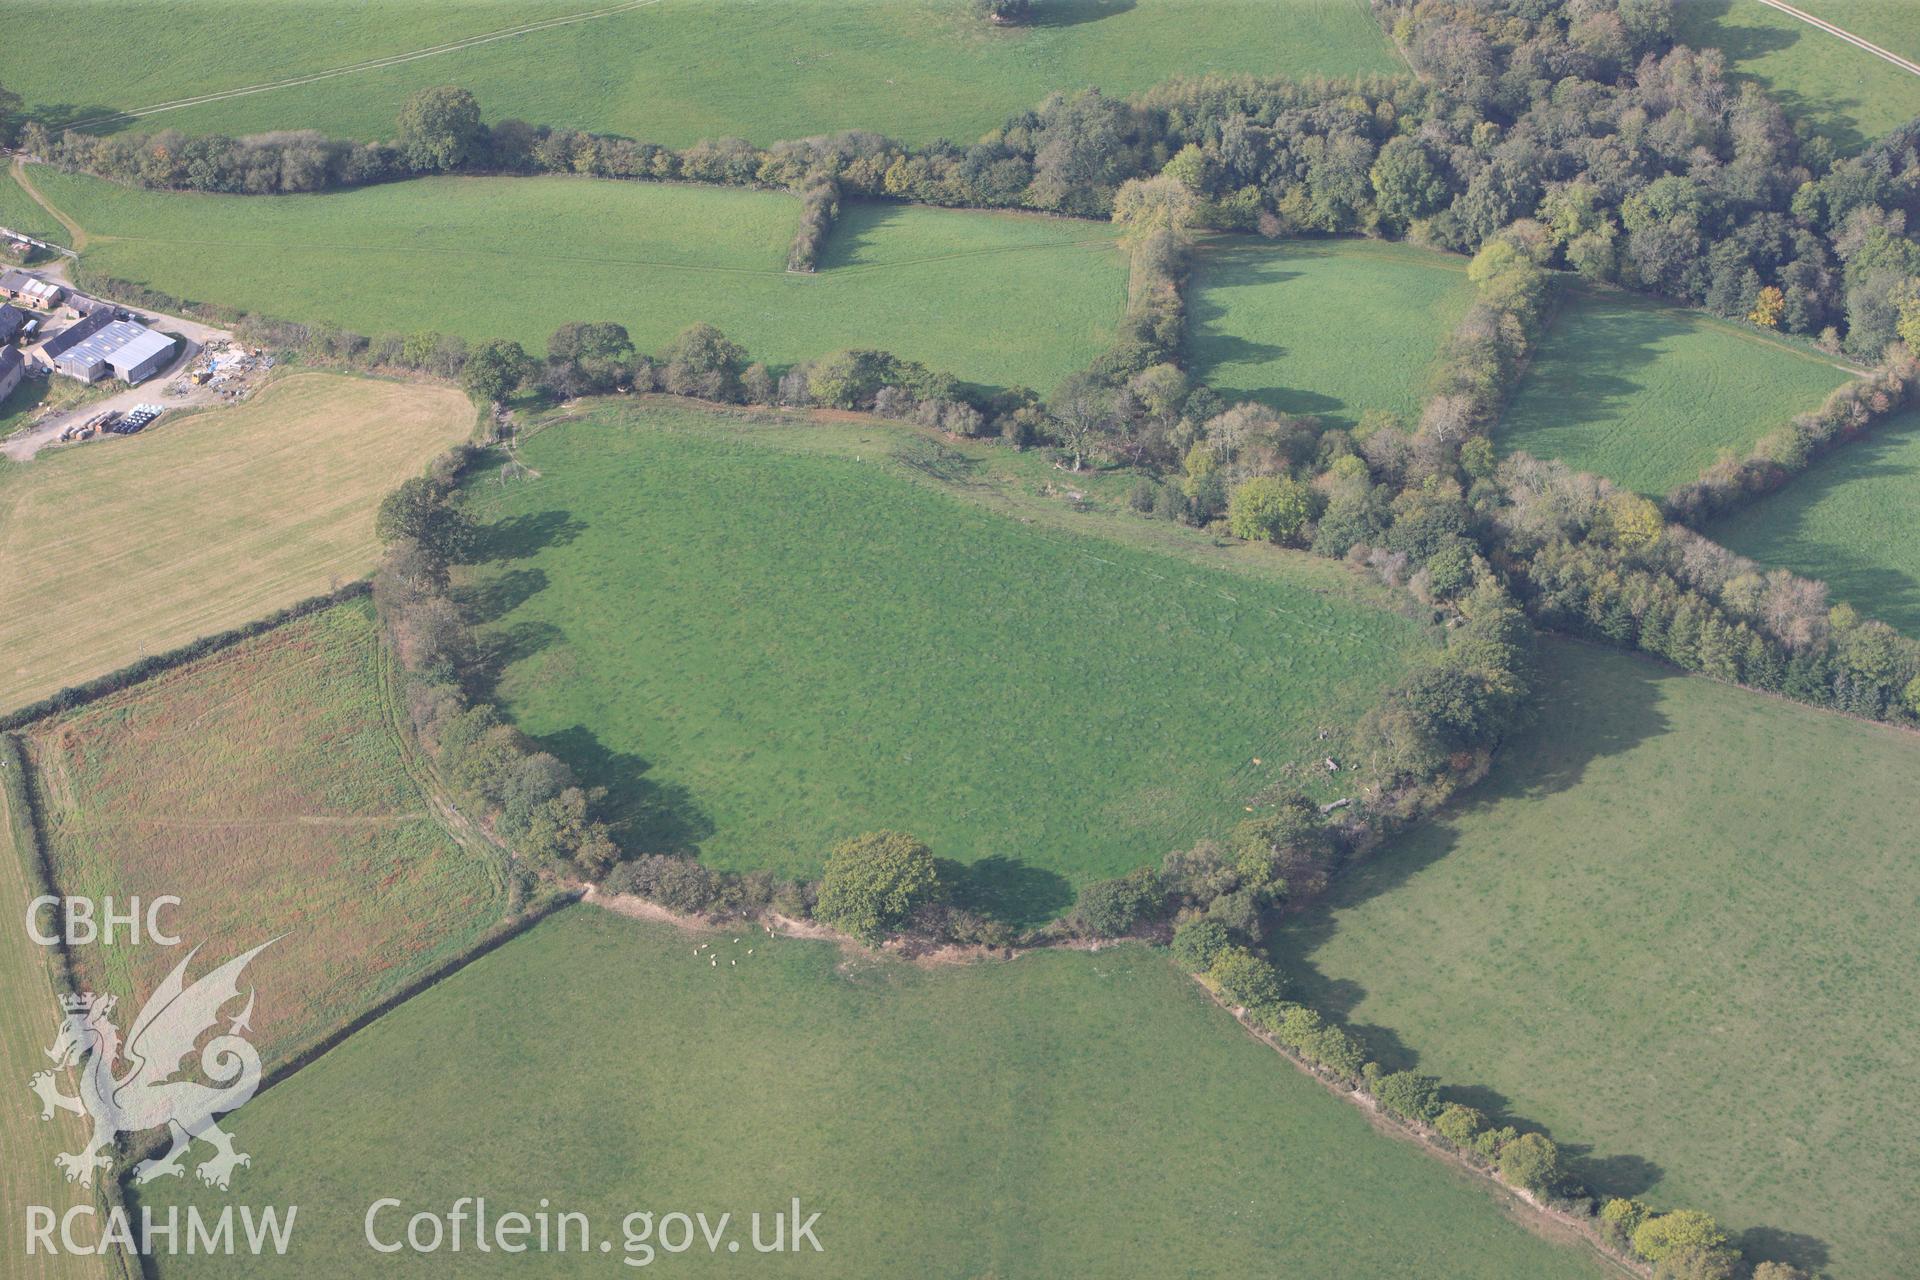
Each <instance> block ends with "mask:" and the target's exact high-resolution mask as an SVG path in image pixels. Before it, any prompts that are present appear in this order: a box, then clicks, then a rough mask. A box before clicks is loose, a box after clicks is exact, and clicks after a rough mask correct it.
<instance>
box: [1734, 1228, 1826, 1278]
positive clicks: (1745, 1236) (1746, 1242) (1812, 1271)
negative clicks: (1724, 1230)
mask: <svg viewBox="0 0 1920 1280" xmlns="http://www.w3.org/2000/svg"><path fill="white" fill-rule="evenodd" d="M1733 1243H1734V1244H1735V1245H1736V1246H1738V1247H1739V1250H1740V1252H1742V1253H1744V1254H1746V1255H1747V1256H1748V1257H1749V1258H1752V1259H1754V1260H1756V1261H1758V1262H1786V1263H1791V1264H1792V1265H1793V1266H1796V1267H1798V1268H1800V1269H1801V1270H1802V1271H1804V1272H1806V1273H1807V1274H1808V1275H1821V1274H1824V1273H1825V1270H1826V1267H1827V1264H1828V1262H1829V1261H1831V1259H1832V1256H1833V1250H1832V1249H1830V1248H1828V1246H1827V1242H1826V1241H1825V1240H1822V1239H1820V1238H1819V1237H1817V1236H1809V1235H1803V1234H1801V1233H1800V1232H1798V1231H1779V1230H1776V1229H1775V1228H1773V1227H1749V1228H1747V1229H1746V1230H1745V1231H1742V1232H1741V1233H1740V1234H1739V1235H1738V1236H1737V1237H1735V1238H1734V1242H1733Z"/></svg>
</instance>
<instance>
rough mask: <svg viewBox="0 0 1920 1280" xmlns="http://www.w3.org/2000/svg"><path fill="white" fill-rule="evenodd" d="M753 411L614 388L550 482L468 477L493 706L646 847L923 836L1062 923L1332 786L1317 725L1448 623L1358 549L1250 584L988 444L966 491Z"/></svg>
mask: <svg viewBox="0 0 1920 1280" xmlns="http://www.w3.org/2000/svg"><path fill="white" fill-rule="evenodd" d="M729 423H735V424H738V420H737V419H725V418H721V419H715V418H713V417H711V416H709V415H705V414H699V413H692V412H688V411H686V410H679V409H664V408H663V409H654V410H644V409H642V410H636V409H630V408H626V407H622V406H617V405H613V406H604V407H601V408H599V409H597V410H595V411H594V415H593V417H591V418H590V419H589V420H587V421H580V422H574V423H571V424H568V425H565V426H560V427H555V428H552V429H549V430H547V431H545V432H543V433H541V434H538V435H536V436H534V437H533V438H531V439H530V440H529V441H528V442H527V443H526V444H525V446H524V447H523V448H522V450H521V457H522V458H523V459H524V460H525V462H526V463H527V464H528V465H530V466H531V467H533V468H534V469H535V470H537V471H538V472H539V473H540V478H539V479H537V480H535V481H532V482H530V483H515V484H510V485H507V486H505V487H503V486H501V485H498V484H496V483H494V482H493V481H492V480H490V479H482V480H479V481H477V482H476V483H475V484H474V485H473V486H472V487H471V488H470V490H469V494H470V501H471V505H472V507H473V510H474V513H475V515H476V517H478V518H479V519H480V520H481V521H482V522H483V523H484V524H485V525H486V527H487V532H486V535H485V539H484V541H485V551H484V553H483V554H484V557H485V559H486V560H487V563H485V564H483V565H482V566H480V567H479V568H478V569H477V570H475V571H473V572H471V573H470V574H468V575H467V581H468V588H467V594H468V596H469V598H470V600H471V607H472V610H473V612H474V613H475V614H476V615H477V616H478V618H480V619H481V620H483V621H484V622H485V625H486V630H485V634H484V636H483V644H484V645H486V646H487V647H489V648H491V649H493V650H495V651H497V654H498V657H497V659H496V661H497V663H498V665H500V666H501V667H502V668H503V670H502V673H501V675H500V679H499V686H498V696H499V698H500V700H501V702H502V703H503V705H504V706H505V707H506V709H507V710H508V711H509V713H510V714H512V715H513V716H514V717H515V718H516V719H517V720H518V722H519V723H520V725H521V727H522V728H524V729H526V730H527V731H528V732H529V733H532V734H533V735H535V736H536V737H538V738H539V739H541V740H542V741H543V742H545V743H547V744H548V745H549V747H550V749H551V750H553V751H554V752H555V753H556V754H558V755H560V756H561V757H562V758H563V759H566V760H568V761H570V762H571V763H572V764H573V765H574V766H575V768H576V769H577V770H578V771H579V772H580V773H581V774H582V776H583V777H585V778H587V779H588V780H589V781H591V782H594V783H600V784H604V785H607V786H609V787H610V788H611V789H612V792H613V795H614V798H615V800H616V801H617V802H618V804H619V805H620V808H621V810H622V812H623V814H624V816H625V821H626V822H627V824H628V835H627V842H628V843H629V845H632V846H637V847H640V848H671V847H675V846H679V845H683V844H688V843H697V844H698V845H699V847H700V849H701V857H702V858H703V860H705V861H707V862H709V863H711V864H712V865H715V866H719V867H727V868H733V869H741V870H745V869H751V868H760V867H766V868H772V869H774V870H776V871H778V872H780V873H782V874H786V875H812V874H817V872H818V871H819V869H820V865H821V862H822V860H823V858H824V855H825V851H826V849H827V848H828V847H829V846H830V845H831V844H832V843H834V842H835V841H837V840H839V839H843V838H845V837H847V836H850V835H854V834H857V833H859V832H862V831H867V830H874V829H878V828H886V827H893V828H900V829H904V830H909V831H912V832H914V833H916V834H918V835H919V836H921V837H922V838H923V839H925V840H927V842H928V843H929V844H930V845H931V846H932V848H933V850H934V852H935V854H936V855H939V856H941V857H945V858H950V859H954V860H956V861H958V862H962V863H967V864H975V865H974V868H973V872H972V874H971V876H970V877H969V883H970V885H971V892H973V893H974V894H975V895H976V896H977V897H978V898H979V899H980V900H981V905H982V906H984V907H986V908H988V909H991V910H994V911H996V912H998V913H1000V914H1003V915H1011V916H1013V917H1015V918H1019V919H1024V920H1033V921H1037V920H1042V919H1046V918H1049V917H1050V916H1051V915H1053V914H1054V913H1056V912H1058V911H1059V910H1061V909H1062V908H1064V907H1065V906H1067V905H1069V903H1070V902H1071V899H1072V891H1073V888H1074V886H1077V885H1079V884H1082V883H1084V882H1086V881H1087V880H1090V879H1094V878H1098V877H1101V876H1110V875H1116V874H1119V873H1121V872H1124V871H1127V870H1130V869H1132V868H1133V867H1136V866H1139V865H1141V864H1143V863H1147V862H1155V863H1157V862H1158V861H1159V859H1160V857H1161V855H1163V854H1164V853H1165V852H1166V851H1167V850H1169V849H1171V848H1173V847H1175V846H1176V845H1183V844H1186V843H1189V842H1191V841H1192V840H1194V839H1196V838H1197V837H1199V836H1202V835H1205V834H1209V833H1212V832H1216V831H1219V830H1221V829H1223V828H1224V827H1225V826H1227V825H1229V824H1231V822H1232V821H1233V820H1235V819H1237V818H1240V817H1241V816H1243V814H1244V812H1245V810H1244V808H1243V806H1244V805H1246V804H1251V803H1254V802H1255V800H1254V798H1255V797H1256V796H1257V795H1258V794H1260V793H1262V792H1263V791H1264V790H1266V789H1268V788H1270V787H1271V786H1273V785H1274V784H1276V783H1278V782H1281V781H1283V780H1286V779H1288V778H1294V779H1297V780H1299V781H1300V782H1303V783H1304V782H1308V781H1310V780H1311V779H1313V778H1314V777H1316V776H1318V777H1319V778H1320V779H1321V780H1322V783H1321V785H1323V786H1324V785H1326V783H1325V775H1324V774H1320V773H1319V771H1318V770H1317V769H1316V768H1314V767H1313V766H1314V765H1317V763H1318V761H1319V759H1320V757H1321V756H1322V755H1324V754H1325V751H1324V750H1323V749H1321V748H1322V747H1323V744H1321V743H1320V742H1318V741H1317V739H1316V737H1315V732H1316V730H1317V729H1318V728H1319V727H1321V726H1328V727H1333V728H1339V727H1343V726H1345V725H1346V724H1348V723H1350V722H1351V721H1352V720H1353V719H1354V718H1355V717H1356V716H1357V714H1358V713H1359V712H1360V711H1361V710H1363V709H1364V708H1365V707H1366V706H1368V705H1370V704H1371V702H1372V700H1373V699H1374V698H1375V697H1376V696H1377V694H1378V691H1379V689H1380V687H1381V685H1382V684H1384V683H1385V682H1387V681H1389V680H1391V679H1393V678H1394V677H1395V676H1396V675H1397V674H1399V673H1400V672H1401V671H1403V670H1404V669H1405V664H1406V663H1407V661H1408V660H1409V658H1410V656H1411V655H1412V654H1413V653H1414V652H1415V651H1416V650H1418V649H1421V648H1423V647H1424V645H1425V644H1426V643H1427V637H1426V635H1425V633H1424V631H1423V629H1422V628H1421V627H1420V626H1418V625H1417V624H1415V623H1413V622H1410V621H1408V620H1406V619H1404V618H1401V617H1399V616H1397V615H1395V614H1392V613H1389V612H1386V611H1385V610H1384V609H1379V608H1374V607H1371V606H1370V605H1369V604H1368V603H1364V602H1366V601H1372V600H1375V599H1377V598H1378V597H1377V596H1376V595H1375V593H1374V592H1373V591H1372V590H1371V589H1370V588H1368V587H1366V586H1365V585H1364V584H1363V583H1362V582H1361V581H1359V580H1358V579H1356V578H1355V577H1354V576H1353V575H1352V572H1351V571H1350V570H1348V569H1346V568H1345V567H1344V566H1339V565H1334V564H1329V563H1327V562H1325V561H1316V560H1313V559H1311V558H1309V557H1307V556H1305V555H1301V554H1297V553H1296V554H1292V555H1281V554H1278V553H1271V552H1270V554H1269V555H1267V556H1264V557H1261V559H1262V560H1263V561H1265V562H1266V564H1267V565H1268V566H1273V567H1270V568H1268V569H1267V570H1266V571H1264V572H1263V573H1262V574H1261V575H1259V576H1253V575H1242V574H1239V573H1236V572H1234V571H1233V570H1232V568H1231V567H1229V566H1230V565H1231V563H1233V562H1231V561H1218V560H1214V559H1211V558H1209V557H1206V556H1204V555H1202V554H1200V551H1201V550H1202V549H1204V548H1205V547H1206V545H1207V544H1206V541H1205V540H1204V538H1199V537H1198V536H1197V535H1196V537H1195V539H1194V542H1188V541H1185V540H1181V539H1175V541H1174V542H1173V544H1172V545H1171V546H1170V547H1169V548H1168V549H1165V550H1162V549H1158V548H1156V549H1147V548H1144V547H1140V546H1136V545H1134V544H1133V543H1130V542H1123V541H1120V540H1117V539H1109V538H1103V537H1101V536H1099V531H1100V529H1101V528H1102V527H1103V526H1104V525H1105V524H1107V523H1108V521H1107V520H1105V519H1103V518H1102V517H1098V516H1084V517H1080V518H1079V519H1080V520H1081V528H1082V529H1083V530H1084V532H1082V533H1080V534H1078V535H1074V534H1069V533H1066V532H1063V531H1059V530H1052V529H1048V528H1045V527H1042V526H1040V525H1038V524H1036V525H1035V526H1034V527H1027V526H1025V525H1023V524H1022V523H1020V522H1019V521H1018V520H1016V519H1009V518H1008V516H1007V515H1006V514H1002V513H1000V512H997V511H993V510H987V509H983V506H982V505H981V504H978V503H974V502H970V501H966V500H964V499H965V496H966V495H967V494H968V492H969V491H970V490H971V489H972V488H974V487H976V486H978V487H979V488H982V489H988V490H990V492H988V493H986V494H984V495H983V498H984V499H986V500H998V499H999V498H1000V497H1001V496H1003V495H1002V494H1001V491H1000V490H998V489H993V488H991V486H989V485H988V484H987V483H986V477H985V476H984V475H981V476H978V477H976V476H975V475H974V474H973V473H974V472H976V471H983V470H984V468H982V467H980V466H979V465H978V464H977V463H976V462H974V461H973V459H975V458H977V457H978V456H979V455H980V454H982V453H985V452H987V450H985V449H975V450H972V451H967V452H962V451H958V450H955V451H950V452H949V453H948V454H947V455H945V461H944V462H942V463H941V464H940V465H941V466H943V467H945V468H947V469H948V470H949V471H950V473H951V475H950V480H951V483H950V484H943V483H942V482H940V481H936V480H929V479H926V478H925V477H924V476H920V473H918V472H916V471H913V470H912V469H910V468H909V467H907V466H905V465H903V464H902V463H901V462H899V461H897V460H895V459H894V458H893V456H892V454H893V450H894V449H895V448H896V447H897V446H898V443H899V442H900V441H902V440H905V439H908V438H912V439H915V440H918V439H919V437H917V436H911V435H910V433H905V432H896V431H893V430H890V429H888V428H885V427H881V426H876V425H871V424H859V425H846V426H840V427H832V426H828V425H818V426H805V425H798V426H789V427H785V428H781V427H770V428H761V429H754V428H751V427H748V426H745V425H734V426H729V425H728V424H729ZM916 477H919V478H918V479H916ZM1056 479H1058V480H1062V481H1064V480H1065V479H1066V477H1065V475H1064V474H1061V473H1056ZM943 490H947V491H943ZM1036 501H1037V500H1036ZM1057 504H1058V500H1056V505H1057ZM1029 519H1031V520H1037V519H1038V517H1029ZM1113 523H1116V524H1118V523H1121V522H1119V521H1114V522H1113ZM1125 523H1126V525H1127V526H1128V527H1132V528H1137V529H1141V530H1147V529H1151V528H1156V527H1157V528H1159V529H1166V528H1167V526H1149V525H1148V523H1147V522H1145V521H1139V520H1132V521H1128V522H1125ZM1196 543H1197V547H1196V546H1195V544H1196ZM1189 547H1194V548H1195V549H1194V550H1193V551H1192V552H1190V553H1189V552H1186V551H1185V550H1184V549H1185V548H1189ZM1256 757H1257V758H1259V760H1260V761H1262V762H1263V763H1260V764H1255V763H1253V761H1254V759H1255V758H1256Z"/></svg>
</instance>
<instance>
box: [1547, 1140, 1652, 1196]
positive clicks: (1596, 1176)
mask: <svg viewBox="0 0 1920 1280" xmlns="http://www.w3.org/2000/svg"><path fill="white" fill-rule="evenodd" d="M1560 1154H1561V1155H1562V1156H1564V1157H1566V1161H1567V1169H1568V1171H1569V1172H1571V1173H1572V1174H1573V1176H1574V1177H1575V1178H1577V1179H1579V1180H1580V1182H1581V1183H1583V1184H1584V1185H1586V1186H1587V1187H1590V1188H1591V1189H1592V1190H1593V1191H1595V1192H1596V1193H1598V1194H1600V1195H1603V1196H1625V1197H1628V1198H1632V1197H1634V1196H1641V1195H1645V1194H1646V1193H1647V1192H1648V1191H1651V1190H1652V1189H1653V1188H1654V1186H1655V1185H1657V1184H1658V1183H1659V1181H1660V1179H1662V1178H1664V1177H1666V1176H1667V1171H1666V1170H1665V1169H1662V1168H1661V1167H1660V1166H1659V1165H1657V1164H1655V1163H1654V1162H1653V1161H1651V1160H1649V1159H1647V1158H1646V1157H1645V1156H1633V1155H1613V1156H1596V1155H1594V1154H1593V1148H1592V1147H1589V1146H1579V1145H1575V1146H1563V1147H1561V1148H1560Z"/></svg>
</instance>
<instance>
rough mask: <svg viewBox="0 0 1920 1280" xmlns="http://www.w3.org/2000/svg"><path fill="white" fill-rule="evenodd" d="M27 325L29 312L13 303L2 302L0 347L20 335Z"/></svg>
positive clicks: (0, 305) (0, 311)
mask: <svg viewBox="0 0 1920 1280" xmlns="http://www.w3.org/2000/svg"><path fill="white" fill-rule="evenodd" d="M26 327H27V313H26V312H24V311H22V310H21V309H20V308H18V307H16V306H14V305H13V304H12V303H8V302H0V347H4V346H6V345H7V343H9V342H12V341H13V340H14V339H15V338H17V337H19V336H20V331H21V330H22V329H24V328H26Z"/></svg>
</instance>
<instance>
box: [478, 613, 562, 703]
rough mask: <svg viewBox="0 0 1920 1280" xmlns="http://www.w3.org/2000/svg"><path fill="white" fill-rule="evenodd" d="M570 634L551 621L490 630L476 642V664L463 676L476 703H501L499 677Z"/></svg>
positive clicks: (482, 633)
mask: <svg viewBox="0 0 1920 1280" xmlns="http://www.w3.org/2000/svg"><path fill="white" fill-rule="evenodd" d="M566 638H567V633H566V632H564V631H562V630H561V629H560V628H559V627H557V626H555V625H554V624H553V623H551V622H545V621H537V620H536V621H525V622H515V623H510V624H509V625H507V626H504V627H489V628H488V629H486V630H484V631H481V632H479V633H478V635H477V636H476V637H475V639H474V655H473V659H474V660H473V663H472V665H471V666H470V667H468V668H467V670H466V671H465V673H464V675H463V682H464V683H465V685H466V686H467V692H468V694H469V695H471V696H472V697H473V699H474V700H475V701H477V702H497V701H499V697H498V694H499V688H500V678H501V677H502V676H503V675H505V674H506V671H507V668H508V667H511V666H512V665H513V664H514V663H516V662H524V661H526V660H527V659H528V658H531V657H533V656H534V655H535V654H537V653H541V652H544V651H545V650H547V649H551V648H552V647H553V646H555V645H557V644H560V643H561V642H563V641H564V640H566Z"/></svg>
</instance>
